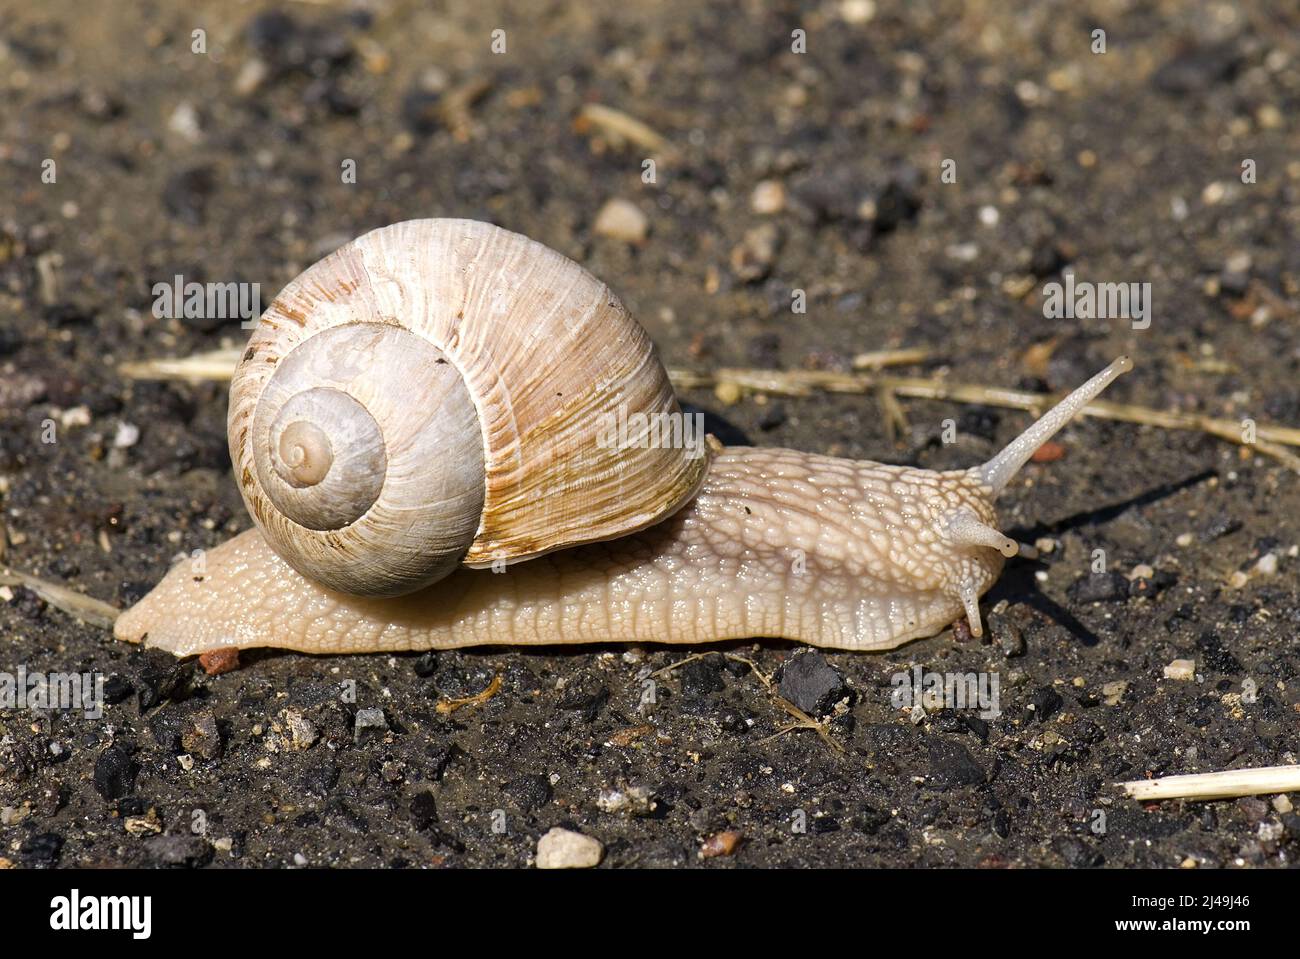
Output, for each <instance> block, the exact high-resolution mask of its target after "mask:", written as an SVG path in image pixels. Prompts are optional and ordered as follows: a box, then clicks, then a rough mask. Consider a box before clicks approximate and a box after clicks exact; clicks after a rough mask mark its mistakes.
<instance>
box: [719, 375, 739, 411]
mask: <svg viewBox="0 0 1300 959" xmlns="http://www.w3.org/2000/svg"><path fill="white" fill-rule="evenodd" d="M713 395H714V396H715V397H717V399H718V402H719V403H721V404H723V405H724V406H735V405H736V404H737V403H739V402H740V400H741V397H743V396H744V395H745V394H744V391H743V390H742V389H741V388H740V384H738V383H733V382H732V381H730V380H723V381H722V382H721V383H719V384H718V385H717V386H715V387H714V388H713Z"/></svg>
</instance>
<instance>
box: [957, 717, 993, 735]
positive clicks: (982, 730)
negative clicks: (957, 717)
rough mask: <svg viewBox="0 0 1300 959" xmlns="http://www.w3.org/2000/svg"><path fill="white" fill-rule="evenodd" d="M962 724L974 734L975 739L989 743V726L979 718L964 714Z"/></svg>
mask: <svg viewBox="0 0 1300 959" xmlns="http://www.w3.org/2000/svg"><path fill="white" fill-rule="evenodd" d="M961 723H962V725H963V726H965V727H966V728H967V729H969V730H970V731H971V732H972V733H974V734H975V737H976V738H977V739H979V740H980V741H981V742H988V741H989V724H988V723H987V722H985V721H984V720H983V719H981V718H980V717H979V716H975V715H973V714H971V713H962V714H961Z"/></svg>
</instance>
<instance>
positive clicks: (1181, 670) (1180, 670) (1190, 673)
mask: <svg viewBox="0 0 1300 959" xmlns="http://www.w3.org/2000/svg"><path fill="white" fill-rule="evenodd" d="M1195 678H1196V660H1194V659H1175V660H1174V661H1173V662H1172V663H1170V664H1169V665H1168V666H1166V667H1165V679H1176V680H1179V681H1182V682H1187V681H1190V680H1193V679H1195Z"/></svg>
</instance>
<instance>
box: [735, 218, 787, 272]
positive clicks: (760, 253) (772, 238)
mask: <svg viewBox="0 0 1300 959" xmlns="http://www.w3.org/2000/svg"><path fill="white" fill-rule="evenodd" d="M781 240H782V236H781V229H780V227H778V226H777V225H776V224H775V223H764V224H762V225H760V226H756V227H754V228H753V229H752V230H746V231H745V236H744V239H742V240H741V241H740V243H738V244H737V245H736V246H735V247H733V248H732V250H731V272H732V273H734V274H735V275H736V279H738V280H740V281H741V282H742V283H757V282H758V281H759V280H762V279H766V278H767V276H768V274H770V273H771V272H772V265H773V264H774V263H775V262H776V254H777V252H778V251H779V250H780V249H781Z"/></svg>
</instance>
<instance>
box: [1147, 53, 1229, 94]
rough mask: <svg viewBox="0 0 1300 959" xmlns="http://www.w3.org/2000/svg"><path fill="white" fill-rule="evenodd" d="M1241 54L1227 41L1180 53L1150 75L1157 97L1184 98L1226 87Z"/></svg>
mask: <svg viewBox="0 0 1300 959" xmlns="http://www.w3.org/2000/svg"><path fill="white" fill-rule="evenodd" d="M1240 63H1241V54H1240V53H1239V52H1238V51H1237V49H1236V47H1235V46H1234V45H1233V43H1232V42H1231V41H1229V42H1225V43H1217V44H1213V45H1211V46H1203V47H1194V48H1192V49H1190V50H1184V51H1183V52H1181V53H1179V54H1178V55H1177V56H1175V57H1174V58H1173V59H1171V60H1168V61H1167V62H1165V63H1164V64H1163V65H1162V66H1161V67H1160V68H1159V69H1158V70H1156V72H1155V73H1153V74H1152V75H1151V85H1152V86H1154V87H1155V88H1156V89H1157V90H1159V91H1160V92H1161V93H1168V94H1170V95H1171V96H1184V95H1186V94H1189V93H1197V92H1200V91H1202V90H1206V89H1209V88H1210V87H1212V86H1216V85H1217V84H1220V83H1228V82H1230V81H1231V80H1232V78H1233V76H1235V75H1236V72H1237V67H1238V65H1239V64H1240Z"/></svg>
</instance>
